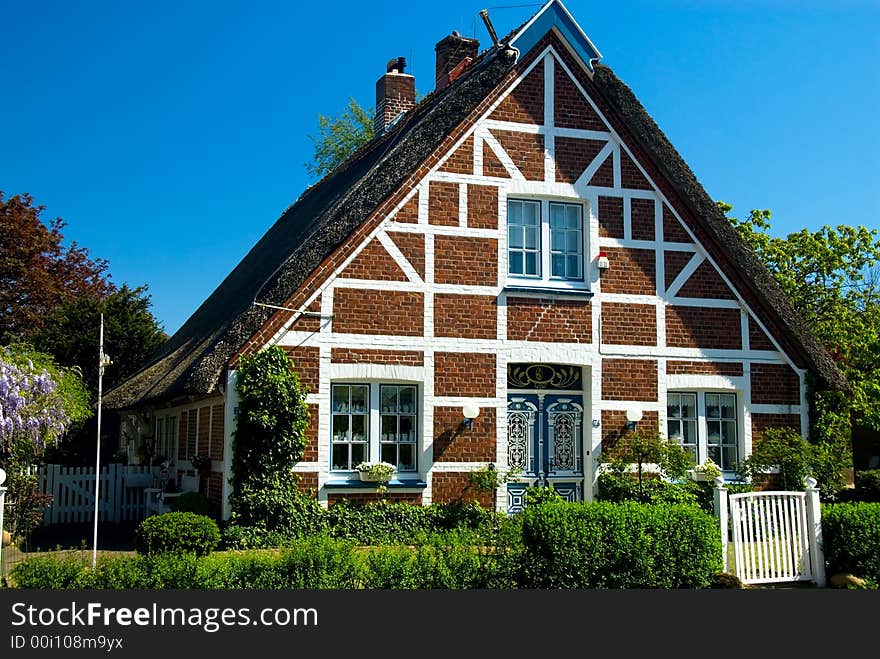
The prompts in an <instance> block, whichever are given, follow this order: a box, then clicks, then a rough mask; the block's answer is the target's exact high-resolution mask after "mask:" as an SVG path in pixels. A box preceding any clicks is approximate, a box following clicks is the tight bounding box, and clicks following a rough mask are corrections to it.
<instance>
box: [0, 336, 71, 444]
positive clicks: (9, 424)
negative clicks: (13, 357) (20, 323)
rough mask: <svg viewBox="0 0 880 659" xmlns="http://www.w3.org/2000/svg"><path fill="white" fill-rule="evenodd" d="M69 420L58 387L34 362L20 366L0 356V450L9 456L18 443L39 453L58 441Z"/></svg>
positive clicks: (1, 354)
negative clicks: (26, 445)
mask: <svg viewBox="0 0 880 659" xmlns="http://www.w3.org/2000/svg"><path fill="white" fill-rule="evenodd" d="M68 421H69V418H68V416H67V414H66V413H65V412H64V408H63V406H62V399H61V396H60V395H59V393H58V385H57V384H56V383H55V381H54V380H53V379H52V377H51V376H50V375H49V373H48V371H46V370H45V369H39V370H38V369H37V368H35V367H34V364H33V362H31V361H30V360H28V361H27V364H26V365H19V364H15V363H11V362H9V361H6V360H5V359H4V358H3V353H2V352H0V447H2V449H3V450H2V453H5V454H9V453H11V452H13V451H14V449H15V447H16V446H17V445H20V443H25V444H29V445H30V446H31V447H32V448H36V449H37V450H38V451H39V450H42V449H43V448H45V447H46V445H47V444H48V443H51V442H52V441H54V440H55V439H56V438H58V437H59V436H60V435H61V434H62V433H63V432H64V429H65V427H66V426H67V423H68Z"/></svg>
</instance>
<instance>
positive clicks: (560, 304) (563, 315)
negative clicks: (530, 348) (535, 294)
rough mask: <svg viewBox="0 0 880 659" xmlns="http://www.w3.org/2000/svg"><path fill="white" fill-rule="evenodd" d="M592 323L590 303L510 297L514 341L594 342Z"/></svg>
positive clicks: (509, 326) (509, 318) (509, 325)
mask: <svg viewBox="0 0 880 659" xmlns="http://www.w3.org/2000/svg"><path fill="white" fill-rule="evenodd" d="M592 325H593V314H592V311H591V307H590V303H589V302H573V301H561V300H560V301H552V302H550V301H545V300H539V299H533V298H515V297H511V298H508V299H507V338H508V339H509V340H511V341H551V342H563V343H590V342H591V341H592V331H593V328H592Z"/></svg>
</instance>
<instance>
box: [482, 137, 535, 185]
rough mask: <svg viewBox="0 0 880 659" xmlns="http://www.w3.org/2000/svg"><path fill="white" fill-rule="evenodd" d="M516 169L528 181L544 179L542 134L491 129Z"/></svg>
mask: <svg viewBox="0 0 880 659" xmlns="http://www.w3.org/2000/svg"><path fill="white" fill-rule="evenodd" d="M492 134H493V135H494V136H495V137H496V138H497V139H498V141H499V142H500V143H501V146H502V147H504V150H505V151H506V152H507V155H509V156H510V159H511V160H512V161H513V164H515V165H516V166H517V169H519V171H520V172H521V173H522V175H523V176H524V177H525V178H526V180H529V181H543V180H544V136H543V135H534V134H530V133H515V132H513V131H507V130H493V131H492Z"/></svg>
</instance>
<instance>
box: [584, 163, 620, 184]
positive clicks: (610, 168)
mask: <svg viewBox="0 0 880 659" xmlns="http://www.w3.org/2000/svg"><path fill="white" fill-rule="evenodd" d="M613 161H614V158H613V156H611V155H609V156H608V157H607V158H605V162H603V163H602V165H601V166H600V167H599V169H597V170H596V173H595V174H594V175H593V178H591V179H590V182H589V183H588V184H587V185H590V186H593V187H597V188H611V187H614V163H613Z"/></svg>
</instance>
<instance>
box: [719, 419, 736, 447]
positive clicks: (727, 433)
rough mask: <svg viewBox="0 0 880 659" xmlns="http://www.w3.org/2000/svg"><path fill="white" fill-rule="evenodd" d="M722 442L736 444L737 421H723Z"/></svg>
mask: <svg viewBox="0 0 880 659" xmlns="http://www.w3.org/2000/svg"><path fill="white" fill-rule="evenodd" d="M721 443H722V444H736V421H722V422H721Z"/></svg>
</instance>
